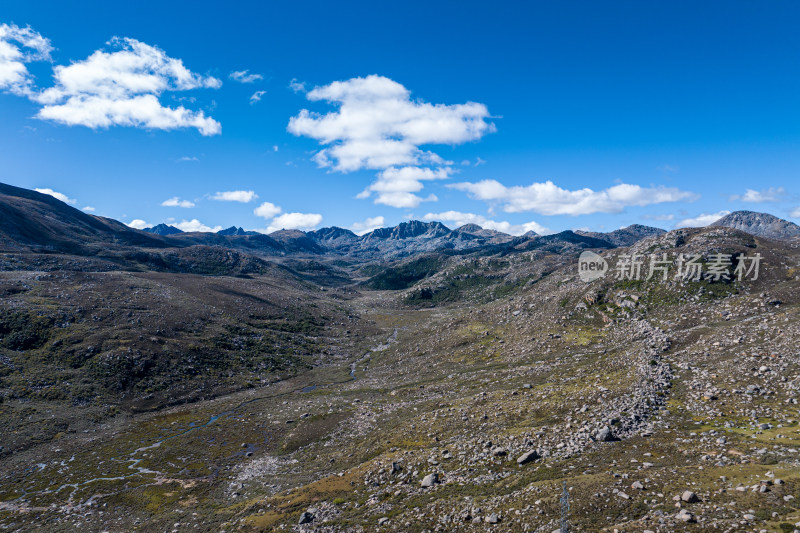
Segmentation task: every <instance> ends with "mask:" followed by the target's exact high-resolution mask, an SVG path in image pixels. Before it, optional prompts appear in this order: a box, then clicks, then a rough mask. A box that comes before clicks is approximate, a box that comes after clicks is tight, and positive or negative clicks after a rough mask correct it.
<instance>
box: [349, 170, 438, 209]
mask: <svg viewBox="0 0 800 533" xmlns="http://www.w3.org/2000/svg"><path fill="white" fill-rule="evenodd" d="M451 172H452V170H451V168H450V167H441V168H437V169H431V168H426V167H400V168H397V167H389V168H387V169H386V170H383V171H381V172H380V173H378V179H377V180H376V181H375V182H373V183H372V184H371V185H370V186H369V187H367V188H366V189H364V190H363V191H362V192H360V193H359V194H358V196H357V198H369V197H370V196H372V194H373V193H376V195H375V203H376V204H384V205H388V206H391V207H404V208H414V207H417V206H418V205H419V204H420V203H421V202H435V201H436V200H437V198H436V195H433V194H431V195H428V197H427V198H422V197H420V196H418V195H416V194H414V193H416V192H419V191H421V190H422V188H423V183H422V182H423V181H431V180H442V179H447V178H448V177H449V176H450V174H451Z"/></svg>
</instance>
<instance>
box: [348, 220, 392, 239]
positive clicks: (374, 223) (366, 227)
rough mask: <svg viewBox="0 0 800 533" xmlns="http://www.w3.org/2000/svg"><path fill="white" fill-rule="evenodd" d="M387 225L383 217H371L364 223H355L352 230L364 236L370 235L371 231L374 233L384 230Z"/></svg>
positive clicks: (351, 227)
mask: <svg viewBox="0 0 800 533" xmlns="http://www.w3.org/2000/svg"><path fill="white" fill-rule="evenodd" d="M385 225H386V220H385V219H384V218H383V217H382V216H377V217H369V218H367V219H366V220H364V221H362V222H355V223H353V225H352V226H350V229H351V230H353V233H355V234H356V235H364V234H366V233H369V232H370V231H374V230H376V229H378V228H382V227H384V226H385Z"/></svg>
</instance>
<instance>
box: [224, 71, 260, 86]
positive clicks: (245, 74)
mask: <svg viewBox="0 0 800 533" xmlns="http://www.w3.org/2000/svg"><path fill="white" fill-rule="evenodd" d="M228 77H229V78H230V79H232V80H233V81H238V82H239V83H253V82H255V81H258V80H263V79H264V76H262V75H261V74H250V71H249V70H234V71H233V72H231V73H230V74H229V75H228Z"/></svg>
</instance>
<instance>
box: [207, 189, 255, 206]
mask: <svg viewBox="0 0 800 533" xmlns="http://www.w3.org/2000/svg"><path fill="white" fill-rule="evenodd" d="M256 198H258V195H257V194H256V193H255V191H224V192H218V193H215V194H214V195H213V196H212V197H211V199H212V200H218V201H220V202H241V203H243V204H246V203H248V202H252V201H253V200H255V199H256Z"/></svg>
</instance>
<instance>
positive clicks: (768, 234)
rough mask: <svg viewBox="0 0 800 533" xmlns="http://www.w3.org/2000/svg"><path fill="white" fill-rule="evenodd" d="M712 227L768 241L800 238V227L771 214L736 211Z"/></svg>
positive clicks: (714, 223)
mask: <svg viewBox="0 0 800 533" xmlns="http://www.w3.org/2000/svg"><path fill="white" fill-rule="evenodd" d="M711 225H712V226H725V227H727V228H733V229H738V230H740V231H744V232H746V233H749V234H751V235H755V236H756V237H765V238H768V239H778V240H788V239H797V238H800V226H798V225H797V224H795V223H793V222H789V221H788V220H783V219H782V218H778V217H776V216H774V215H770V214H769V213H756V212H754V211H734V212H733V213H731V214H729V215H725V216H724V217H722V218H721V219H719V220H717V221H716V222H713V223H712V224H711Z"/></svg>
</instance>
